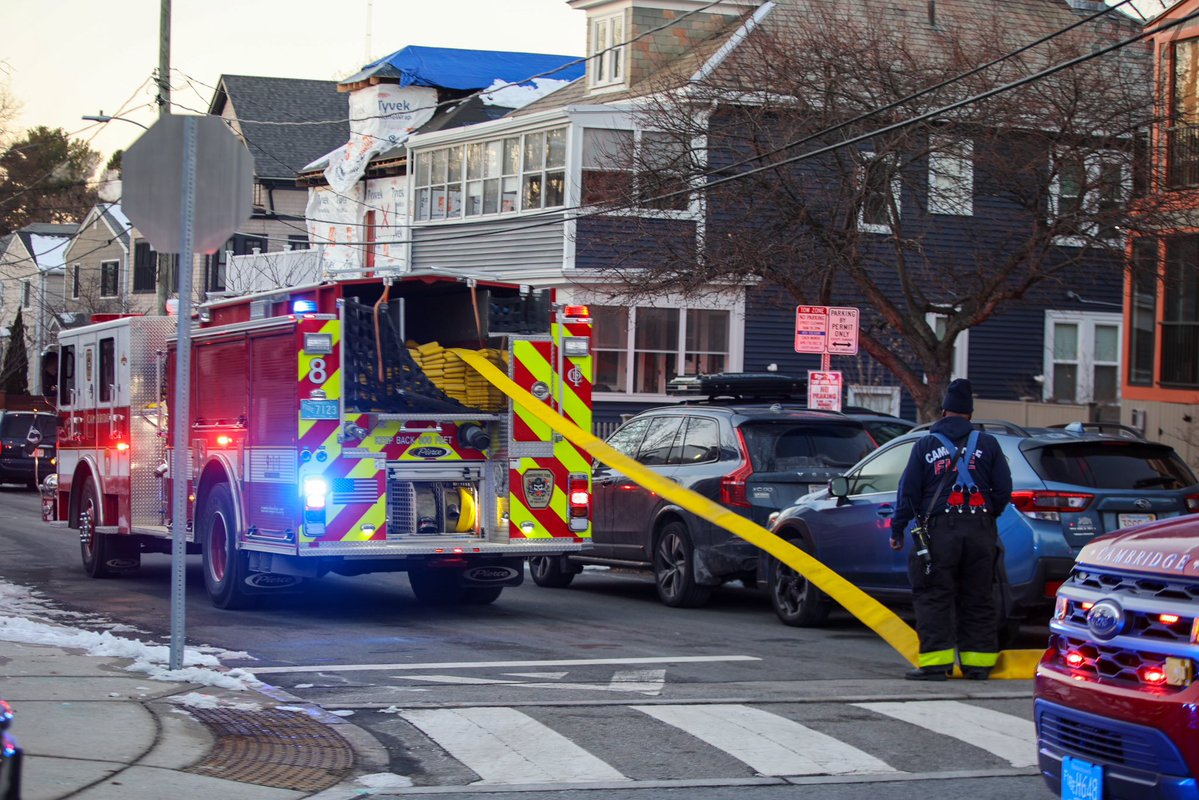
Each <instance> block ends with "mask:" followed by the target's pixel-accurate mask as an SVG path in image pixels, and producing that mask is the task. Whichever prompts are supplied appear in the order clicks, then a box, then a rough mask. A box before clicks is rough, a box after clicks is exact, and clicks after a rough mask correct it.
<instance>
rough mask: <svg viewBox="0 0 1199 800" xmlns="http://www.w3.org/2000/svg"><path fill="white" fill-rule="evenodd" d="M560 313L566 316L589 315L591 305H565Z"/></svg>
mask: <svg viewBox="0 0 1199 800" xmlns="http://www.w3.org/2000/svg"><path fill="white" fill-rule="evenodd" d="M562 313H563V314H565V315H566V316H568V317H590V316H591V306H567V307H566V308H564V309H562Z"/></svg>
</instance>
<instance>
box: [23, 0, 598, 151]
mask: <svg viewBox="0 0 1199 800" xmlns="http://www.w3.org/2000/svg"><path fill="white" fill-rule="evenodd" d="M171 6H172V25H171V69H172V73H171V78H172V80H171V84H172V98H171V100H172V103H173V104H175V111H176V113H181V114H182V113H190V112H193V111H195V112H201V113H204V112H206V111H207V109H208V104H209V102H210V101H211V100H212V96H213V88H212V87H214V86H215V85H216V83H217V80H218V79H219V78H220V76H221V75H222V74H230V75H257V76H263V77H279V78H310V79H318V80H337V79H339V78H343V77H346V76H348V75H351V74H353V73H354V72H357V71H358V70H359V69H360V68H361V67H362V66H363V65H365V64H367V63H369V62H370V61H372V60H374V59H376V58H380V57H382V56H385V55H388V54H389V53H392V52H395V51H396V50H399V49H401V48H403V47H406V46H408V45H424V46H431V47H462V48H475V49H486V50H515V51H525V52H537V53H555V54H563V55H582V54H583V51H584V46H585V42H584V37H585V34H586V28H585V24H584V12H582V11H576V10H574V9H572V8H570V6H569V5H567V3H566V0H440V2H428V0H334V2H329V1H328V0H172V3H171ZM160 7H161V2H160V0H111V1H110V2H97V0H0V30H2V31H4V32H5V36H4V37H2V41H0V87H4V88H6V89H7V90H8V92H9V93H10V94H11V95H13V96H14V97H15V99H16V100H17V101H18V102H19V103H20V104H21V105H22V109H21V114H20V116H19V117H18V118H17V120H16V127H17V128H18V129H22V130H23V129H27V128H30V127H33V126H36V125H46V126H48V127H51V128H63V129H65V130H66V131H67V132H68V133H71V134H74V135H75V136H76V137H77V138H80V139H83V140H84V141H89V142H90V145H91V147H92V148H93V149H95V150H98V151H100V152H101V153H102V154H104V156H105V157H107V156H108V155H110V154H111V153H112V152H113V151H115V150H117V149H123V148H126V147H128V146H129V145H130V144H131V143H132V142H133V141H134V140H135V139H136V138H137V137H138V136H140V135H141V133H142V130H141V129H140V128H138V127H136V126H135V125H132V124H129V123H126V122H121V121H113V122H109V123H107V124H100V123H90V122H85V121H82V120H81V117H82V116H84V115H86V114H93V115H94V114H99V113H101V112H103V113H104V114H110V115H115V114H118V112H119V114H120V116H122V117H127V118H128V119H131V120H133V121H135V122H140V123H141V124H143V125H150V124H152V123H153V122H154V120H155V119H156V118H157V114H158V112H157V110H156V108H155V106H154V97H155V94H156V88H155V86H154V84H153V79H152V75H153V73H154V71H155V70H156V69H157V68H158V45H159V35H158V34H159V10H160Z"/></svg>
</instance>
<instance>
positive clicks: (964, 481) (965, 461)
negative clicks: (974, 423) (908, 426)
mask: <svg viewBox="0 0 1199 800" xmlns="http://www.w3.org/2000/svg"><path fill="white" fill-rule="evenodd" d="M933 436H936V437H937V438H938V439H940V440H941V444H943V445H945V447H946V449H948V450H949V452H951V453H955V454H956V457H955V458H954V463H955V464H956V465H957V469H958V485H959V486H961V487H962V488H963V489H966V488H969V487H971V486H974V485H975V482H974V476H972V475H971V474H970V459H971V457H972V456H973V455H974V451H975V450H977V449H978V431H971V432H970V437H969V438H968V439H967V440H966V446H965V448H964V449H963V450H962V451H961V452H958V448H957V445H955V444H954V443H953V442H951V441H950V440H949V437H948V436H946V435H945V434H943V433H934V434H933Z"/></svg>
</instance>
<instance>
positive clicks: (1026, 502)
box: [1012, 490, 1095, 514]
mask: <svg viewBox="0 0 1199 800" xmlns="http://www.w3.org/2000/svg"><path fill="white" fill-rule="evenodd" d="M1094 499H1095V495H1093V494H1085V493H1083V492H1047V491H1036V490H1033V491H1018V492H1012V505H1014V506H1015V507H1016V508H1017V510H1019V511H1022V512H1023V513H1025V514H1039V513H1046V512H1059V513H1060V512H1062V511H1065V512H1068V513H1075V514H1077V513H1078V512H1080V511H1083V510H1085V509H1086V507H1087V506H1088V505H1090V504H1091V501H1092V500H1094Z"/></svg>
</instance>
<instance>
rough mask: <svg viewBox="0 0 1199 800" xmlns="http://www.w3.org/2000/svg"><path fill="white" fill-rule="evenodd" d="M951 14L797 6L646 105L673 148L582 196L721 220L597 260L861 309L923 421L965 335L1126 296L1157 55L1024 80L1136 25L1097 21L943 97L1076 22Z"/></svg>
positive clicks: (1025, 12) (643, 280)
mask: <svg viewBox="0 0 1199 800" xmlns="http://www.w3.org/2000/svg"><path fill="white" fill-rule="evenodd" d="M938 5H939V6H940V7H941V8H942V9H945V10H946V12H947V13H948V12H950V11H953V9H954V8H955V7H956V8H957V10H958V12H959V13H958V14H956V15H955V16H953V17H944V18H941V19H937V20H931V22H935V24H930V19H929V18H928V16H927V15H928V14H929V13H931V12H932V11H933V9H935V8H937V6H933V5H932V4H928V3H925V2H916V1H915V0H887V2H877V1H876V0H854V1H853V2H841V1H838V0H809V2H805V3H802V4H800V3H789V2H782V3H780V5H779V6H778V8H777V9H775V11H774V12H773V13H772V14H771V15H770V16H768V17H767V18H766V21H765V24H763V25H762V26H761V27H759V28H758V29H757V30H756V31H754V32H753V33H752V34H751V35H749V36H748V37H747V38H746V39H745V41H744V42H743V43H742V44H741V45H740V46H739V47H738V48H737V49H736V50H735V51H734V53H733V55H732V56H730V57H729V58H728V59H727V60H726V61H725V62H724V64H723V65H722V66H721V68H720V69H718V70H716V71H715V72H714V73H713V74H711V75H709V76H707V77H705V78H703V79H702V80H698V81H696V80H693V81H692V83H691V84H690V85H689V86H687V87H686V89H684V90H679V89H678V88H677V86H675V87H672V86H669V85H662V86H659V87H657V89H658V90H657V91H655V92H653V93H650V94H649V95H647V96H646V97H644V98H642V99H641V100H640V101H639V102H640V108H641V110H640V112H639V113H638V114H637V120H636V121H637V124H638V126H639V127H640V128H642V129H644V130H647V131H649V130H652V131H657V132H658V133H655V134H653V135H652V137H651V138H648V139H647V137H646V135H645V134H642V136H641V137H640V138H639V139H638V142H639V144H638V145H637V146H636V147H626V148H624V149H623V150H621V151H620V153H619V155H618V154H616V153H615V150H614V148H609V149H610V150H613V152H612V153H610V154H609V157H608V160H607V166H606V168H603V169H598V170H594V171H593V172H592V173H591V174H590V175H587V174H585V176H584V181H585V184H584V194H585V201H588V202H591V203H602V202H608V203H611V204H613V205H614V206H621V207H624V208H629V207H639V208H642V209H644V208H657V209H670V208H675V209H678V208H682V207H685V199H686V198H685V195H681V194H680V195H674V196H671V197H666V198H663V197H662V195H663V194H666V193H667V192H668V191H669V190H671V189H675V188H677V187H685V186H688V185H690V186H692V187H693V188H695V189H702V192H701V193H700V195H699V196H700V197H702V202H703V209H704V218H705V223H706V224H705V226H704V228H703V230H702V235H700V236H678V235H675V236H662V235H661V231H662V225H663V220H662V219H661V216H662V215H654V214H645V213H642V214H635V215H627V216H624V218H623V222H624V224H625V225H626V227H625V228H624V229H623V230H622V231H621V234H620V236H619V237H613V238H612V239H611V241H608V242H605V243H601V244H600V245H598V246H599V247H600V248H606V249H607V251H608V252H609V253H610V254H611V259H612V260H611V262H610V272H609V273H608V275H609V277H610V278H613V279H614V280H615V282H616V283H618V284H619V285H621V286H622V287H624V291H625V292H626V294H629V295H632V296H638V295H649V294H658V293H662V292H675V293H682V294H697V293H707V292H710V291H711V289H712V287H713V286H714V285H715V286H719V285H729V284H731V285H734V286H742V285H752V286H755V289H753V291H756V292H759V293H761V295H760V296H762V297H774V298H776V299H777V300H778V302H779V303H780V304H787V305H791V306H794V305H796V304H816V305H859V306H862V320H861V322H862V325H861V331H860V342H861V347H862V349H863V350H865V352H866V353H868V354H869V355H870V356H871V357H872V358H873V359H874V360H875V361H876V362H878V363H879V364H881V365H882V366H883V367H885V368H886V369H887V370H888V371H890V373H892V374H893V375H894V376H896V378H897V379H898V380H899V381H900V383H901V384H902V385H903V386H904V387H905V388H906V389H907V390H908V391H909V392H910V393H911V394H912V396H913V397H914V398H915V400H916V402H917V405H918V408H919V412H920V416H921V417H922V418H924V419H928V418H932V417H934V416H935V415H936V414H937V411H938V401H939V399H940V397H941V396H942V394H943V392H944V389H945V387H946V385H947V384H948V380H949V376H950V374H951V370H952V360H953V359H952V354H953V348H954V344H955V342H956V340H957V338H958V336H959V335H960V334H961V333H962V332H963V331H966V330H968V329H970V328H972V327H974V326H977V325H979V324H980V323H982V322H984V321H986V320H988V319H991V318H992V317H994V316H995V315H996V314H998V313H1000V312H1001V311H1002V310H1004V308H1005V307H1007V306H1009V305H1010V304H1012V303H1015V302H1017V301H1020V300H1023V299H1026V298H1030V297H1034V296H1035V295H1036V293H1037V292H1038V291H1042V292H1043V291H1047V290H1048V289H1049V288H1050V287H1051V286H1053V285H1057V288H1056V291H1058V292H1060V291H1061V287H1060V285H1059V284H1061V283H1063V282H1065V281H1069V282H1070V285H1071V286H1074V287H1079V286H1082V287H1085V286H1087V285H1088V284H1087V281H1089V280H1092V279H1102V280H1103V281H1105V282H1107V284H1108V285H1110V282H1111V281H1112V280H1113V279H1116V280H1118V278H1119V276H1120V275H1121V270H1122V269H1123V254H1124V250H1125V247H1126V245H1127V239H1128V236H1129V235H1130V234H1132V233H1135V232H1137V231H1138V230H1142V229H1148V228H1152V227H1155V226H1156V224H1157V223H1158V222H1159V221H1160V217H1159V216H1158V215H1157V214H1156V213H1155V212H1156V211H1157V210H1156V209H1152V208H1149V207H1148V203H1149V201H1148V200H1146V201H1144V202H1142V203H1141V204H1140V207H1139V208H1138V215H1137V216H1136V217H1134V216H1133V215H1132V214H1131V213H1130V211H1129V206H1130V203H1129V200H1130V197H1131V195H1132V193H1133V189H1134V183H1135V182H1136V181H1135V180H1134V176H1135V175H1136V172H1135V169H1134V168H1136V167H1139V161H1138V159H1137V157H1138V156H1140V155H1141V154H1142V153H1141V151H1140V148H1139V143H1140V141H1141V139H1140V136H1141V135H1142V134H1143V132H1144V131H1146V130H1148V128H1149V126H1150V125H1151V123H1152V122H1153V121H1154V114H1155V109H1154V105H1153V98H1152V79H1151V64H1150V59H1149V58H1148V57H1147V55H1146V53H1145V51H1144V50H1143V48H1142V49H1137V50H1134V49H1133V48H1131V47H1130V48H1126V49H1124V50H1121V51H1117V52H1116V53H1113V54H1111V55H1106V56H1103V57H1098V58H1094V59H1092V60H1088V61H1086V62H1085V63H1080V64H1079V65H1078V66H1074V67H1071V68H1069V69H1067V70H1065V71H1063V72H1058V73H1056V74H1054V75H1052V76H1050V77H1043V78H1040V79H1034V80H1027V79H1029V78H1030V76H1034V75H1035V73H1037V72H1038V71H1040V70H1042V69H1044V68H1045V67H1047V66H1049V65H1054V64H1061V63H1064V62H1066V61H1067V60H1069V59H1072V58H1077V57H1080V56H1085V55H1089V54H1093V53H1094V52H1095V50H1096V49H1097V48H1098V47H1100V46H1102V45H1106V44H1109V43H1110V42H1112V41H1113V40H1115V39H1119V38H1121V37H1127V36H1130V35H1132V34H1133V33H1135V32H1136V31H1137V30H1138V28H1136V27H1135V26H1133V25H1132V24H1131V23H1128V22H1122V23H1117V22H1114V21H1107V22H1102V23H1094V24H1089V25H1087V26H1085V27H1082V28H1079V29H1078V30H1077V31H1075V32H1072V33H1069V34H1066V35H1062V36H1059V37H1056V38H1053V39H1052V40H1051V41H1047V42H1045V43H1043V44H1040V45H1038V46H1037V47H1036V48H1035V49H1034V50H1031V51H1030V52H1027V53H1024V54H1022V55H1020V56H1018V57H1016V58H1012V59H1008V60H1005V61H1002V62H1001V63H999V64H997V65H995V66H992V67H989V68H987V69H983V70H981V71H979V72H977V74H973V75H970V76H969V77H966V78H964V79H962V80H958V81H953V82H946V80H947V79H948V78H950V77H952V76H958V75H963V74H965V73H969V72H970V71H971V70H974V69H975V68H977V67H980V66H981V65H985V64H988V63H989V62H991V61H992V60H995V59H997V58H999V57H1000V56H1002V55H1004V54H1006V53H1010V52H1011V51H1013V50H1015V49H1016V48H1018V47H1020V46H1021V45H1023V44H1026V43H1028V42H1030V41H1031V40H1033V39H1034V38H1035V37H1037V36H1040V35H1042V34H1043V33H1048V32H1050V31H1052V30H1056V29H1058V28H1061V27H1064V26H1065V25H1066V24H1068V23H1069V22H1071V21H1074V20H1077V19H1078V17H1077V16H1074V15H1072V14H1071V13H1070V12H1069V10H1068V8H1067V7H1066V5H1065V4H1064V3H1062V4H1060V10H1062V11H1063V13H1062V14H1057V13H1049V11H1048V10H1049V9H1054V8H1055V5H1054V4H1050V3H1040V4H1035V3H1029V2H1013V3H991V4H989V8H990V12H989V13H978V9H979V8H980V7H986V4H978V3H972V4H967V5H968V6H969V8H970V9H973V11H972V12H971V13H965V6H964V5H962V4H960V3H955V2H953V0H950V1H949V2H942V3H940V4H938ZM1030 9H1040V10H1038V11H1030ZM1038 14H1040V15H1041V16H1040V17H1038V16H1037V15H1038ZM1038 28H1040V29H1038ZM1026 80H1027V82H1025V81H1026ZM1008 85H1011V86H1012V87H1013V88H1011V89H1010V90H1008V91H1003V92H1001V93H997V94H994V95H993V96H991V97H989V98H988V99H985V100H980V101H977V102H969V103H965V104H962V105H960V106H959V107H957V108H954V109H952V110H950V111H944V112H942V113H933V112H935V111H937V110H940V109H945V108H947V107H949V106H951V105H952V104H957V103H960V102H962V101H964V100H966V99H968V98H973V97H976V96H978V95H980V94H983V93H985V92H990V91H992V90H995V89H997V88H998V87H1004V86H1008ZM597 149H602V148H597V147H595V146H594V143H593V148H592V152H593V154H594V152H595V151H596V150H597ZM585 158H586V156H585ZM600 160H601V161H602V160H603V159H602V158H601V159H600ZM595 161H596V158H595V157H594V155H593V157H592V162H593V163H594V162H595ZM588 181H590V182H589V183H588ZM589 187H590V191H589ZM587 195H590V196H587ZM655 198H658V199H655ZM628 226H632V228H631V229H630V228H629V227H628ZM863 301H864V302H863ZM931 317H935V318H936V319H937V322H936V324H932V323H930V321H929V320H930V318H931Z"/></svg>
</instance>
